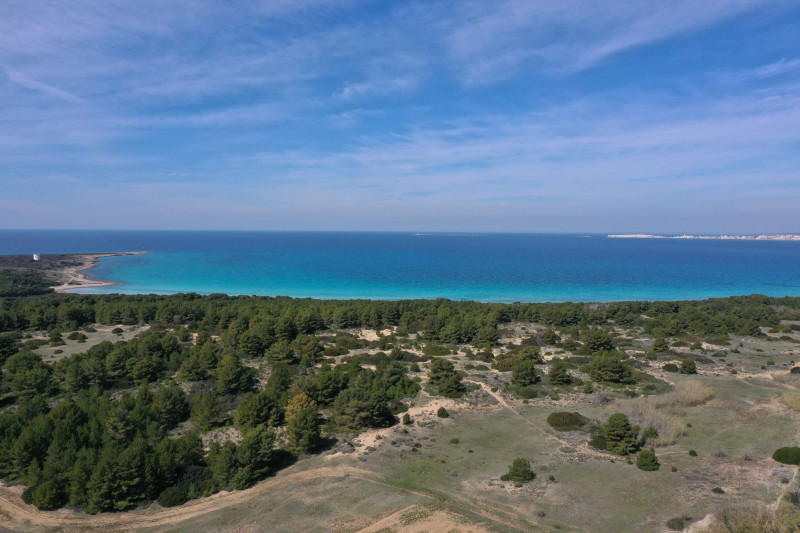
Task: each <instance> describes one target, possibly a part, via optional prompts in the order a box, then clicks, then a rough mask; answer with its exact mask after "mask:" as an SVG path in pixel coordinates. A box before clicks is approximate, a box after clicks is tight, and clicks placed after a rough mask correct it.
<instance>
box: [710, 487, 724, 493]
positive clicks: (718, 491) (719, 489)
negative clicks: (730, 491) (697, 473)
mask: <svg viewBox="0 0 800 533" xmlns="http://www.w3.org/2000/svg"><path fill="white" fill-rule="evenodd" d="M711 492H713V493H714V494H725V491H724V490H722V488H721V487H714V488H713V489H711Z"/></svg>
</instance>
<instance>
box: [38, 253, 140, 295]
mask: <svg viewBox="0 0 800 533" xmlns="http://www.w3.org/2000/svg"><path fill="white" fill-rule="evenodd" d="M146 253H147V252H112V253H102V254H74V255H72V257H73V258H74V259H75V260H76V261H77V264H74V265H65V266H64V268H63V269H62V270H61V271H60V273H61V276H60V281H61V284H60V285H55V286H53V290H55V291H56V292H68V291H71V290H74V289H86V288H91V287H109V286H112V285H120V282H118V281H108V280H97V279H92V278H91V277H89V275H88V274H86V271H88V270H91V269H93V268H95V267H96V266H97V264H98V262H99V261H100V258H102V257H113V256H118V255H143V254H146Z"/></svg>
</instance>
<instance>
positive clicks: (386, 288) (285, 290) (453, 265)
mask: <svg viewBox="0 0 800 533" xmlns="http://www.w3.org/2000/svg"><path fill="white" fill-rule="evenodd" d="M122 251H147V252H148V254H146V255H135V256H117V257H105V258H102V259H101V260H100V262H99V264H98V266H97V267H96V268H94V269H92V270H91V271H89V272H88V273H89V275H90V276H91V277H92V278H95V279H103V280H113V281H119V282H122V285H116V286H111V287H101V288H95V289H83V290H81V291H80V292H82V293H90V294H98V293H113V292H119V293H133V294H136V293H157V294H171V293H176V292H197V293H201V294H209V293H226V294H259V295H270V296H276V295H284V296H294V297H313V298H369V299H405V298H437V297H444V298H450V299H456V300H478V301H493V302H513V301H522V302H525V301H617V300H680V299H700V298H708V297H723V296H731V295H740V294H752V293H759V294H766V295H770V296H789V295H791V296H796V295H800V242H785V241H723V240H648V239H608V238H606V236H605V235H544V234H528V235H525V234H422V235H420V234H414V233H325V232H245V231H236V232H215V231H71V230H63V231H56V230H24V231H21V230H0V253H1V254H29V253H30V254H33V253H41V254H47V253H82V252H83V253H89V252H122Z"/></svg>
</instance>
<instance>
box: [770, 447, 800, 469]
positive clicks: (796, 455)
mask: <svg viewBox="0 0 800 533" xmlns="http://www.w3.org/2000/svg"><path fill="white" fill-rule="evenodd" d="M772 458H773V459H775V460H776V461H778V462H779V463H783V464H785V465H800V448H798V447H797V446H786V447H783V448H778V449H777V450H775V453H773V454H772Z"/></svg>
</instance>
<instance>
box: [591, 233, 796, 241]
mask: <svg viewBox="0 0 800 533" xmlns="http://www.w3.org/2000/svg"><path fill="white" fill-rule="evenodd" d="M606 237H607V238H609V239H699V240H717V241H800V235H794V234H783V235H687V234H683V235H651V234H648V233H631V234H618V235H606Z"/></svg>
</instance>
